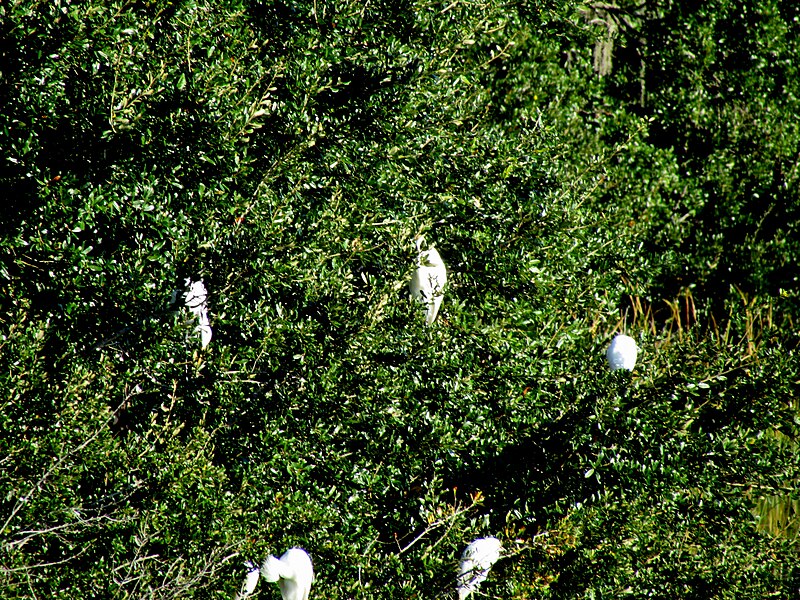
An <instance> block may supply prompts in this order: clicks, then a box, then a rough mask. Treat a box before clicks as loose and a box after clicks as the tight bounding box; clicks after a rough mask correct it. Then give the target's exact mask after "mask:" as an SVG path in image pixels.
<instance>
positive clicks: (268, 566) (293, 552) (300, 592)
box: [261, 548, 314, 600]
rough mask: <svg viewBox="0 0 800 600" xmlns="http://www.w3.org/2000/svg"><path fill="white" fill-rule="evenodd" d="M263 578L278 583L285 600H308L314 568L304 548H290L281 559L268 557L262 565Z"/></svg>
mask: <svg viewBox="0 0 800 600" xmlns="http://www.w3.org/2000/svg"><path fill="white" fill-rule="evenodd" d="M261 576H262V577H263V578H264V579H266V580H267V581H271V582H277V583H278V587H280V588H281V597H282V598H283V600H308V594H309V592H310V591H311V583H312V582H313V581H314V567H313V566H312V565H311V557H309V556H308V553H307V552H306V551H305V550H303V549H302V548H290V549H289V550H287V551H286V552H284V553H283V555H282V556H281V557H280V558H275V557H274V556H268V557H267V559H266V560H265V561H264V562H263V563H262V565H261Z"/></svg>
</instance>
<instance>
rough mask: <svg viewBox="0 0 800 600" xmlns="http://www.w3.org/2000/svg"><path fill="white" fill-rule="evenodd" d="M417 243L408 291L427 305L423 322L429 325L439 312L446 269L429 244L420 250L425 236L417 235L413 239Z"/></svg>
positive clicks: (445, 280)
mask: <svg viewBox="0 0 800 600" xmlns="http://www.w3.org/2000/svg"><path fill="white" fill-rule="evenodd" d="M414 241H415V243H416V245H417V269H416V271H414V276H413V277H412V278H411V283H410V284H409V286H408V291H409V293H410V294H411V297H412V298H413V299H414V300H416V301H418V302H420V303H422V304H425V305H426V306H427V311H426V314H425V323H426V324H427V325H430V324H431V323H433V321H434V320H435V319H436V315H437V314H438V313H439V307H440V306H441V304H442V298H443V297H444V286H445V284H446V283H447V269H446V268H445V266H444V261H443V260H442V257H441V256H439V252H438V251H437V250H436V248H434V247H433V245H431V246H430V247H429V248H428V249H427V250H422V244H423V243H424V242H425V238H424V237H423V236H421V235H418V236H417V237H416V239H415V240H414Z"/></svg>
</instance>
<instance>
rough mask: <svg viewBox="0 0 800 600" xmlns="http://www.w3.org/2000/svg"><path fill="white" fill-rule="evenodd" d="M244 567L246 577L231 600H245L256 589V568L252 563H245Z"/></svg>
mask: <svg viewBox="0 0 800 600" xmlns="http://www.w3.org/2000/svg"><path fill="white" fill-rule="evenodd" d="M244 566H245V567H247V576H246V577H245V580H244V583H243V584H242V589H241V590H239V593H238V594H236V595H235V596H234V597H233V600H245V598H247V597H248V596H249V595H250V594H252V593H253V591H254V590H255V589H256V584H257V583H258V575H259V573H258V571H259V569H258V567H257V566H256V565H254V564H253V563H252V561H249V560H248V561H246V562H245V563H244Z"/></svg>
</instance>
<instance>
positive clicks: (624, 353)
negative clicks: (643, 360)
mask: <svg viewBox="0 0 800 600" xmlns="http://www.w3.org/2000/svg"><path fill="white" fill-rule="evenodd" d="M637 352H638V348H637V347H636V341H635V340H634V339H633V338H632V337H630V336H628V335H625V334H623V333H621V334H619V335H617V336H616V337H615V338H614V339H613V340H611V344H610V345H609V346H608V350H606V358H607V359H608V364H609V366H610V367H611V370H612V371H616V370H617V369H627V370H628V371H633V367H635V366H636V353H637Z"/></svg>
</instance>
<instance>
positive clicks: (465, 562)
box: [456, 537, 503, 600]
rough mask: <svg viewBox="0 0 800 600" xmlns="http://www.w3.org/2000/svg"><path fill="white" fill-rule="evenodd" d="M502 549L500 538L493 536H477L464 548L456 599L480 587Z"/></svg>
mask: <svg viewBox="0 0 800 600" xmlns="http://www.w3.org/2000/svg"><path fill="white" fill-rule="evenodd" d="M502 549H503V546H502V545H501V544H500V540H498V539H497V538H494V537H485V538H478V539H477V540H475V541H474V542H472V543H471V544H470V545H469V546H467V547H466V548H465V549H464V552H463V553H462V554H461V562H460V563H459V565H458V578H457V579H456V589H457V590H458V600H464V598H466V597H467V596H469V595H470V594H471V593H472V592H474V591H475V590H477V589H478V588H479V587H480V585H481V583H482V582H483V580H484V579H486V577H487V576H488V575H489V569H491V568H492V565H494V563H496V562H497V561H498V560H499V559H500V552H501V551H502Z"/></svg>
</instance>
